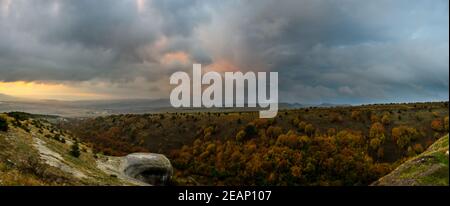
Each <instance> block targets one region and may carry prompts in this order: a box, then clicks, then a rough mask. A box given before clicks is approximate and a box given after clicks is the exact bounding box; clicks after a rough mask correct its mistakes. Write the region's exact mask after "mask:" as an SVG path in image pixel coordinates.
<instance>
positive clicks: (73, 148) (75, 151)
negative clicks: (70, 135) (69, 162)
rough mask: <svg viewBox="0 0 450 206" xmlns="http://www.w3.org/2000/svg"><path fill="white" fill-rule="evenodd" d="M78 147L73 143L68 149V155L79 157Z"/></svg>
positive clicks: (76, 143)
mask: <svg viewBox="0 0 450 206" xmlns="http://www.w3.org/2000/svg"><path fill="white" fill-rule="evenodd" d="M80 154H81V153H80V147H79V145H78V142H74V143H73V145H72V146H71V149H70V155H72V156H74V157H77V158H78V157H80Z"/></svg>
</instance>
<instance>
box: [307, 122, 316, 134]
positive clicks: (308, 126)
mask: <svg viewBox="0 0 450 206" xmlns="http://www.w3.org/2000/svg"><path fill="white" fill-rule="evenodd" d="M315 131H316V129H315V128H314V126H313V125H312V124H307V125H306V126H305V133H306V135H308V136H309V137H311V136H312V135H313V134H314V132H315Z"/></svg>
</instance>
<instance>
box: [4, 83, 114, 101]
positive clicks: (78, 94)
mask: <svg viewBox="0 0 450 206" xmlns="http://www.w3.org/2000/svg"><path fill="white" fill-rule="evenodd" d="M0 94H4V95H9V96H13V97H19V98H27V99H55V100H87V99H100V98H108V96H107V95H100V94H96V93H89V92H84V91H81V90H79V89H77V88H75V87H71V86H68V85H65V84H61V83H42V82H25V81H16V82H0Z"/></svg>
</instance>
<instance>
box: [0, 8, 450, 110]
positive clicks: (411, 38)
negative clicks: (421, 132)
mask: <svg viewBox="0 0 450 206" xmlns="http://www.w3.org/2000/svg"><path fill="white" fill-rule="evenodd" d="M448 19H449V2H448V0H432V1H429V0H365V1H361V0H281V1H280V0H227V1H219V0H204V1H202V0H190V1H185V0H178V1H176V0H164V1H162V0H96V1H92V0H0V93H2V94H6V95H13V96H20V97H27V98H38V99H61V100H80V99H118V98H119V99H120V98H127V99H131V98H151V99H158V98H169V95H170V91H171V89H172V88H173V87H171V86H170V84H169V77H170V75H171V74H172V73H174V72H176V71H186V72H189V71H192V64H193V63H200V64H202V65H203V68H204V71H219V72H225V71H242V72H247V71H254V72H258V71H274V72H278V76H279V96H280V101H282V102H299V103H345V104H361V103H378V102H412V101H438V100H448V97H449V96H448V95H449V93H448V92H449V22H448Z"/></svg>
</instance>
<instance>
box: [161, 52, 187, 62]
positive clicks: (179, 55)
mask: <svg viewBox="0 0 450 206" xmlns="http://www.w3.org/2000/svg"><path fill="white" fill-rule="evenodd" d="M189 62H190V57H189V54H187V53H186V52H182V51H178V52H172V53H167V54H165V55H164V56H163V57H162V59H161V63H162V64H164V65H168V64H176V63H178V64H188V63H189Z"/></svg>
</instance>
